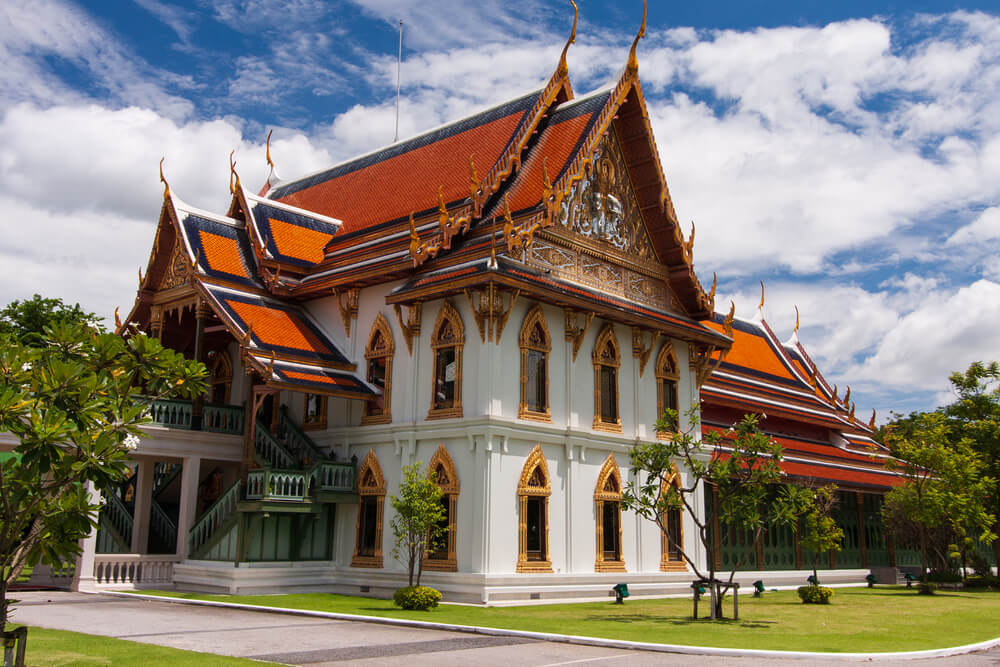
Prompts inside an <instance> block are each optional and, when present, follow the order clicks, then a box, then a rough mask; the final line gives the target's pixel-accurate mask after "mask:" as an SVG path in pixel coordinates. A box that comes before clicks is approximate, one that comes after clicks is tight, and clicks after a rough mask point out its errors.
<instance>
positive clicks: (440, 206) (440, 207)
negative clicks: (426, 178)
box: [438, 185, 448, 219]
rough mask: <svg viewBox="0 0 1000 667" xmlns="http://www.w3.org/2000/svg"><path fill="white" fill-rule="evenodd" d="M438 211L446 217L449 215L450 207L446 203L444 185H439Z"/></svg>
mask: <svg viewBox="0 0 1000 667" xmlns="http://www.w3.org/2000/svg"><path fill="white" fill-rule="evenodd" d="M438 213H440V214H441V215H443V216H444V217H445V219H447V217H448V207H447V206H445V205H444V186H443V185H439V186H438Z"/></svg>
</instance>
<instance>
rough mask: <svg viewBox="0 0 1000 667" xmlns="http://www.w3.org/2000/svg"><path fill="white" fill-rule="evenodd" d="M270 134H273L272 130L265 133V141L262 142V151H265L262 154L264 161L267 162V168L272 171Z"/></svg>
mask: <svg viewBox="0 0 1000 667" xmlns="http://www.w3.org/2000/svg"><path fill="white" fill-rule="evenodd" d="M272 132H274V129H273V128H272V129H270V130H268V131H267V141H265V142H264V146H265V148H264V151H265V152H264V159H265V160H267V166H269V167H270V168H271V169H274V160H272V159H271V133H272Z"/></svg>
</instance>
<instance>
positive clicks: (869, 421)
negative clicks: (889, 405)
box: [868, 409, 875, 431]
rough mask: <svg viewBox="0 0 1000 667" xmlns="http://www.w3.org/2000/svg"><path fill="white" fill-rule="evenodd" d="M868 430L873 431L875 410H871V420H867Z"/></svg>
mask: <svg viewBox="0 0 1000 667" xmlns="http://www.w3.org/2000/svg"><path fill="white" fill-rule="evenodd" d="M868 428H870V429H871V430H873V431H874V430H875V410H874V409H873V410H872V418H871V419H869V420H868Z"/></svg>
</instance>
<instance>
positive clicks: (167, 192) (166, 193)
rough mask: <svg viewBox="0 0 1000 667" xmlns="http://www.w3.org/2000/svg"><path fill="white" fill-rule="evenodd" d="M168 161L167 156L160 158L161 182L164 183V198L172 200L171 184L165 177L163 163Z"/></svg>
mask: <svg viewBox="0 0 1000 667" xmlns="http://www.w3.org/2000/svg"><path fill="white" fill-rule="evenodd" d="M166 159H167V158H166V156H164V157H161V158H160V182H161V183H163V198H164V199H170V184H169V183H167V179H166V178H164V176H163V161H164V160H166Z"/></svg>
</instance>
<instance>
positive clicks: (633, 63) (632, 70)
mask: <svg viewBox="0 0 1000 667" xmlns="http://www.w3.org/2000/svg"><path fill="white" fill-rule="evenodd" d="M645 36H646V0H642V25H640V26H639V34H637V35H636V36H635V39H634V40H632V48H631V49H630V50H629V52H628V64H627V65H626V66H625V71H626V72H628V73H629V74H633V75H634V74H637V73H638V72H639V59H638V58H637V57H636V55H635V50H636V47H638V46H639V40H640V39H642V38H643V37H645Z"/></svg>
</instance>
